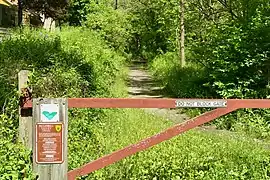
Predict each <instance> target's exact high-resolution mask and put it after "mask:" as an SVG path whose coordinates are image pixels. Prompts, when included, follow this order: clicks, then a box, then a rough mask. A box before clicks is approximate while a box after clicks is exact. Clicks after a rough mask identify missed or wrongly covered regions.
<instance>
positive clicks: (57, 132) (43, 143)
mask: <svg viewBox="0 0 270 180" xmlns="http://www.w3.org/2000/svg"><path fill="white" fill-rule="evenodd" d="M63 127H64V126H63V123H37V124H36V163H47V164H61V163H63V161H64V159H63V132H64V130H63Z"/></svg>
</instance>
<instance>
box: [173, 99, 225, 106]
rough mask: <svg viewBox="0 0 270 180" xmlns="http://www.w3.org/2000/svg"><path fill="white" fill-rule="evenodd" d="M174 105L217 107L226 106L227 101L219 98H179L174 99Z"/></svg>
mask: <svg viewBox="0 0 270 180" xmlns="http://www.w3.org/2000/svg"><path fill="white" fill-rule="evenodd" d="M175 103H176V107H198V108H202V107H213V108H219V107H227V101H226V100H219V99H213V100H203V99H202V100H200V99H186V100H185V99H184V100H183V99H181V100H176V101H175Z"/></svg>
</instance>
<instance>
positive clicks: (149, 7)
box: [129, 0, 179, 60]
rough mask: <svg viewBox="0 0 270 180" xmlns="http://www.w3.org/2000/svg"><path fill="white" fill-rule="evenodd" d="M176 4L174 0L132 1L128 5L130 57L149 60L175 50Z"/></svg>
mask: <svg viewBox="0 0 270 180" xmlns="http://www.w3.org/2000/svg"><path fill="white" fill-rule="evenodd" d="M178 3H179V2H178V1H176V0H169V1H167V0H162V1H161V0H153V1H147V0H142V1H137V0H136V1H132V2H131V3H130V8H129V12H130V14H131V15H132V16H131V24H132V30H131V34H132V41H131V44H130V49H131V51H132V52H133V55H134V57H137V58H138V57H143V58H145V59H147V60H151V59H153V58H154V57H155V56H156V55H158V54H160V53H163V52H167V51H171V50H175V46H176V44H177V34H178V30H177V27H178Z"/></svg>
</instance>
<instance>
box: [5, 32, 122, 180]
mask: <svg viewBox="0 0 270 180" xmlns="http://www.w3.org/2000/svg"><path fill="white" fill-rule="evenodd" d="M124 61H125V58H123V57H122V56H121V55H119V54H118V53H116V52H114V51H113V50H111V49H110V48H109V47H108V46H107V45H106V42H104V40H103V39H102V38H101V37H100V36H99V35H98V34H97V33H95V32H93V31H90V30H87V29H82V28H64V29H63V31H62V32H60V33H59V32H56V33H48V32H45V31H43V30H34V29H32V30H29V29H25V30H24V31H22V32H15V33H14V34H13V35H12V36H11V37H10V38H6V39H4V40H3V41H2V42H1V43H0V68H1V70H2V71H1V72H0V94H1V100H0V107H2V110H1V114H2V115H1V117H0V120H1V121H0V122H1V129H0V135H1V138H2V137H3V138H4V139H1V141H0V144H1V143H4V142H9V143H8V144H6V145H5V144H3V146H2V145H0V146H1V148H0V151H1V152H0V157H2V158H3V160H4V158H9V161H10V162H7V164H4V163H2V164H3V166H0V168H2V169H0V172H1V173H0V174H1V175H2V176H0V177H1V179H2V177H3V179H5V178H9V179H10V178H11V177H12V179H13V178H15V179H17V177H18V178H20V177H21V175H20V173H19V172H20V171H25V173H24V174H25V177H26V178H27V177H29V178H31V177H32V170H31V160H30V155H31V154H30V152H28V151H27V150H25V149H24V148H23V147H22V145H20V144H19V142H17V128H18V112H17V107H18V99H19V97H18V93H17V84H18V83H17V74H18V72H19V71H20V70H23V69H26V70H30V71H31V72H32V73H31V77H30V84H29V85H30V86H32V88H33V96H34V97H47V98H48V97H116V96H122V94H123V92H124V89H122V88H120V87H122V86H123V84H124V83H123V80H122V78H123V75H124V74H125V72H126V71H125V68H124V66H123V65H124ZM70 113H71V115H73V116H77V118H81V121H76V120H75V121H74V122H72V120H73V119H72V118H70V121H71V122H72V123H70V126H69V129H70V133H69V140H70V142H71V143H69V148H70V151H69V153H70V154H73V153H74V152H76V153H77V152H78V150H77V146H78V143H80V141H81V140H82V139H83V138H85V137H91V139H92V140H93V141H94V140H95V136H94V135H91V132H92V128H91V126H90V125H89V126H87V127H86V126H82V124H81V123H83V124H84V125H86V124H88V123H90V122H91V121H98V120H100V119H99V118H101V117H102V116H104V115H105V114H104V113H103V111H101V110H99V109H96V110H71V111H70ZM82 131H83V132H84V133H79V132H82ZM86 134H87V136H86ZM7 147H9V148H10V149H12V150H5V148H7ZM81 150H82V152H83V149H81ZM17 151H19V152H20V153H17V154H16V152H17ZM15 154H16V155H15ZM6 161H8V159H7V160H6ZM17 162H19V163H20V165H19V166H18V164H17ZM73 163H75V164H76V159H74V161H71V164H70V165H71V166H73V165H74V164H73ZM15 171H16V172H17V174H16V173H15ZM14 173H15V174H14ZM18 173H19V175H18Z"/></svg>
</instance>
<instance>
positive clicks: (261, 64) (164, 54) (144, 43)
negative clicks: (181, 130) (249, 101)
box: [133, 0, 270, 138]
mask: <svg viewBox="0 0 270 180" xmlns="http://www.w3.org/2000/svg"><path fill="white" fill-rule="evenodd" d="M136 4H137V6H138V7H139V8H136V9H135V10H134V11H135V12H134V14H135V17H136V20H137V21H133V23H134V24H133V26H135V27H140V28H139V29H138V30H137V31H136V32H135V35H136V36H135V37H136V38H134V39H133V41H134V42H139V45H136V47H137V48H136V52H137V53H139V56H140V57H143V58H144V59H147V60H148V61H149V67H150V69H151V70H152V73H153V74H154V77H156V78H157V80H159V81H160V82H161V84H162V85H163V86H164V87H165V90H166V92H167V94H168V95H169V96H171V97H179V98H181V97H182V98H196V97H197V98H240V99H241V98H269V70H268V69H269V40H268V39H269V38H268V37H269V36H270V33H269V32H270V31H269V28H270V24H269V23H270V21H269V17H270V4H269V1H263V0H261V1H260V0H250V1H223V0H216V1H215V0H214V1H213V0H211V1H210V0H209V1H188V2H186V4H185V7H186V14H185V19H186V21H185V29H186V46H185V48H186V59H187V62H188V64H187V66H186V67H184V68H181V67H180V59H179V40H178V39H179V30H178V29H179V10H178V6H177V4H178V1H174V0H171V1H158V0H157V1H151V3H150V2H148V1H140V2H136ZM168 14H170V16H169V15H168ZM138 24H139V25H140V26H137V25H138ZM141 24H143V26H141ZM136 55H138V54H136ZM268 114H269V112H268V111H264V110H260V111H258V110H254V111H251V110H245V111H242V113H241V115H239V113H234V114H233V115H232V116H230V118H225V119H224V118H223V119H220V120H218V121H216V124H217V125H218V127H219V128H226V129H229V130H242V131H245V132H248V133H251V134H254V135H255V136H256V137H260V138H267V137H269V130H270V129H269V127H270V126H269V118H268V117H269V115H268Z"/></svg>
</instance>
